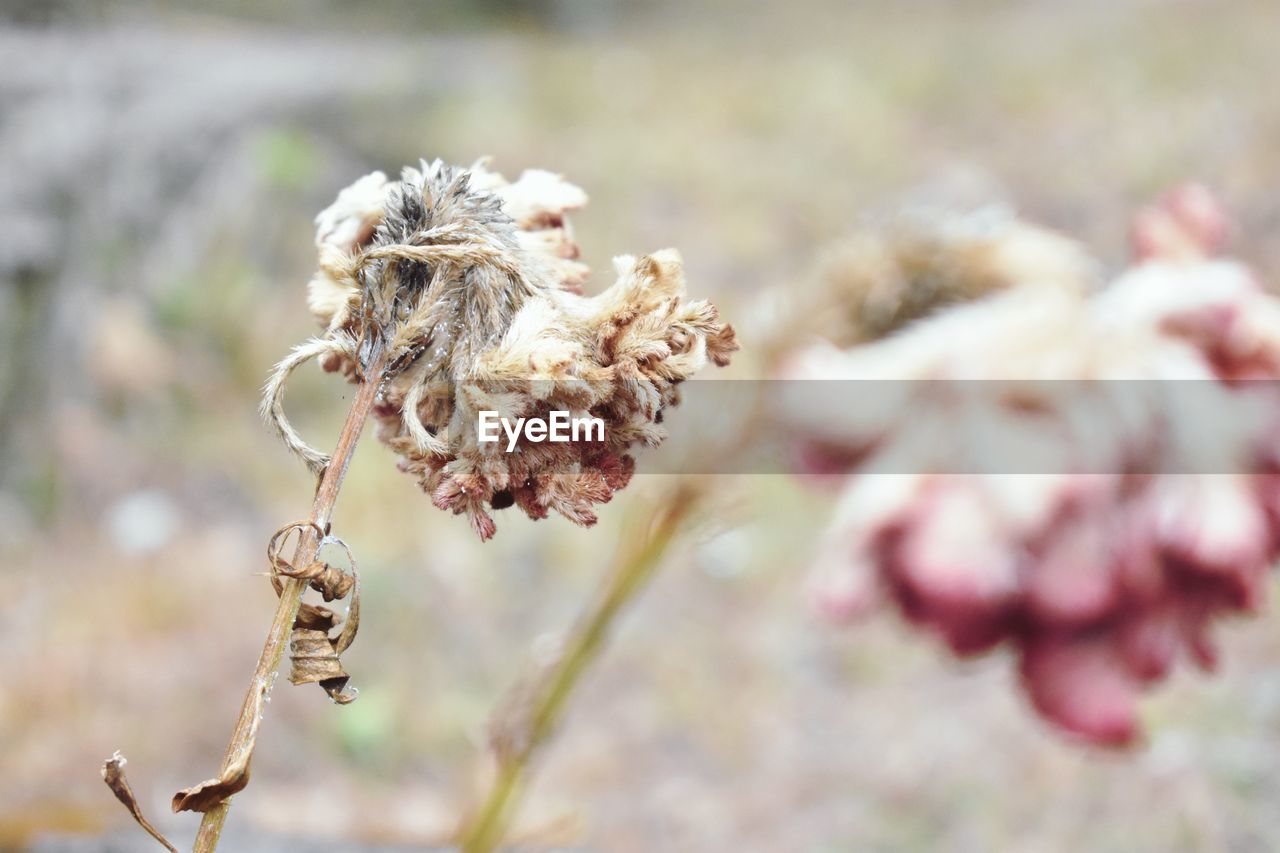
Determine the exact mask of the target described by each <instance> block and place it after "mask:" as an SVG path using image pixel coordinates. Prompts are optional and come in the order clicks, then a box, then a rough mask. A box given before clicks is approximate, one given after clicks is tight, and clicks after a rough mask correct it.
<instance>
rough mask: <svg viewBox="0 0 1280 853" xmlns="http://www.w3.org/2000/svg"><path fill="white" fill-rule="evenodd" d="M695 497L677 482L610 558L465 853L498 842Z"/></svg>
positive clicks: (467, 830)
mask: <svg viewBox="0 0 1280 853" xmlns="http://www.w3.org/2000/svg"><path fill="white" fill-rule="evenodd" d="M698 494H699V489H698V488H697V487H696V486H694V485H693V484H692V482H691V481H688V480H681V481H680V483H679V485H677V486H676V487H675V488H674V489H673V490H672V492H671V493H670V494H669V495H668V496H667V498H666V499H665V501H664V505H663V507H662V510H661V511H660V514H659V515H658V517H657V519H656V521H655V523H654V525H653V527H652V529H651V530H650V531H649V534H648V535H647V536H646V537H644V538H643V539H642V540H640V541H633V542H630V543H627V544H625V545H624V546H623V547H622V549H621V550H620V551H619V552H618V555H617V556H616V557H615V558H614V565H613V567H612V569H611V570H610V571H609V573H608V574H607V575H606V576H605V580H604V583H603V585H602V586H601V587H600V589H599V590H598V592H597V594H596V596H595V598H593V600H592V602H591V604H589V605H588V607H587V609H586V610H585V611H583V612H582V614H581V615H580V616H579V617H578V621H577V622H576V623H575V626H574V629H573V631H572V632H571V633H570V635H569V637H568V639H567V640H566V643H565V649H564V652H563V654H562V655H561V657H560V658H559V660H558V661H557V662H556V663H555V665H554V666H553V667H552V668H551V669H550V670H548V671H547V673H546V674H545V675H544V677H543V680H542V682H541V684H540V685H539V688H538V690H537V691H536V692H535V694H534V698H533V703H532V712H531V713H530V715H529V716H528V722H527V731H525V732H524V733H523V736H522V737H520V738H518V742H520V743H522V744H523V746H522V747H521V748H520V749H519V750H516V751H514V752H512V753H511V754H508V755H500V756H499V760H498V769H497V774H496V775H495V777H494V780H493V784H492V785H491V787H490V788H489V791H488V793H487V794H486V796H485V798H484V801H483V802H482V804H481V806H480V808H479V809H478V810H477V811H476V812H475V814H474V816H473V817H472V818H471V819H470V820H469V821H468V822H467V824H466V825H465V826H464V827H463V829H462V831H461V833H460V843H461V845H462V849H463V850H464V851H466V853H488V851H491V850H493V849H494V848H495V847H497V845H498V844H499V843H501V841H502V839H503V837H504V836H505V834H506V831H507V828H508V826H509V825H510V822H511V820H512V818H513V817H514V814H515V810H516V807H517V805H518V801H519V796H520V793H521V789H522V788H523V787H524V784H525V782H526V779H527V777H528V775H529V772H530V769H529V766H530V762H531V760H532V758H533V756H534V754H535V753H536V752H537V751H538V749H539V748H540V747H542V746H543V745H545V743H546V741H547V740H549V739H550V737H551V735H552V733H553V732H554V731H555V728H556V725H557V724H558V723H559V721H560V717H561V715H562V714H563V712H564V709H565V706H566V705H567V704H568V702H569V699H570V698H571V697H572V695H573V691H574V689H575V688H576V687H577V686H578V682H579V680H580V679H581V677H582V674H583V673H584V672H585V671H586V669H587V667H589V666H590V665H591V664H592V662H594V661H595V659H596V658H597V657H598V656H599V655H600V652H601V651H602V650H603V648H604V644H605V641H606V640H607V639H608V635H609V631H610V628H611V627H612V626H613V623H614V621H615V620H616V619H617V617H618V614H619V613H620V612H621V610H622V608H623V607H624V606H626V604H627V602H629V601H630V600H631V599H632V598H633V597H635V595H636V594H637V593H638V592H639V591H640V590H641V589H642V588H643V587H644V585H645V584H646V583H647V582H648V581H649V579H650V578H652V577H653V575H654V573H655V570H656V569H657V567H658V565H659V564H660V561H661V558H662V556H663V554H664V553H665V552H666V550H667V547H668V545H670V543H671V540H672V538H673V537H674V535H675V532H676V530H677V529H678V527H679V524H680V521H681V520H682V519H683V518H684V517H685V516H686V515H688V512H689V510H690V509H691V508H692V507H693V506H694V505H695V504H696V503H697V497H698Z"/></svg>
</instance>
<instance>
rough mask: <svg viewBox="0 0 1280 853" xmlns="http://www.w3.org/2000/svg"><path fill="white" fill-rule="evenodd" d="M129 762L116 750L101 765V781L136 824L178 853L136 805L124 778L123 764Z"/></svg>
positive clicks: (131, 791)
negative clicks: (122, 804)
mask: <svg viewBox="0 0 1280 853" xmlns="http://www.w3.org/2000/svg"><path fill="white" fill-rule="evenodd" d="M128 763H129V762H128V761H126V760H125V757H124V756H123V755H121V754H120V750H116V751H115V753H114V754H112V756H111V757H110V758H108V759H107V760H106V762H105V763H104V764H103V765H102V781H104V782H106V783H107V787H108V788H110V789H111V793H113V794H115V795H116V799H117V800H119V801H120V802H122V803H124V807H125V808H126V809H128V810H129V813H130V814H132V815H133V819H134V820H136V821H137V822H138V826H140V827H142V828H143V829H145V830H146V831H147V834H148V835H150V836H151V837H152V838H154V839H155V840H156V841H159V842H160V843H161V844H163V845H164V846H165V849H167V850H170V851H172V853H178V848H177V847H174V846H173V845H172V844H171V843H169V839H167V838H165V837H164V836H163V835H161V834H160V830H158V829H156V828H155V827H154V826H152V825H151V821H149V820H147V819H146V818H145V817H143V816H142V807H141V806H139V805H138V798H137V797H135V796H134V795H133V789H132V788H130V787H129V780H128V779H126V778H125V775H124V766H125V765H126V764H128Z"/></svg>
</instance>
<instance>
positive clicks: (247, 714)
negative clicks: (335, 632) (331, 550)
mask: <svg viewBox="0 0 1280 853" xmlns="http://www.w3.org/2000/svg"><path fill="white" fill-rule="evenodd" d="M368 361H369V365H368V367H367V369H366V370H365V371H364V375H365V379H364V380H363V381H361V382H360V384H359V385H357V386H356V393H355V397H354V398H353V399H352V400H351V408H350V410H349V411H348V412H347V420H346V422H345V423H344V424H343V426H342V432H341V433H340V434H339V435H338V441H337V444H336V445H335V446H334V450H333V456H332V457H331V458H330V460H329V464H328V465H327V466H326V467H325V469H324V471H323V473H322V474H321V475H320V482H319V485H318V486H317V487H316V496H315V500H313V501H312V503H311V515H310V518H309V519H308V520H309V521H310V522H312V523H313V524H310V525H306V526H304V527H302V528H301V531H300V534H299V539H298V548H297V550H296V551H295V553H294V558H293V565H295V566H305V565H307V564H309V563H310V562H312V561H313V560H314V559H315V557H316V552H317V551H318V550H319V548H320V536H319V535H318V534H317V531H318V530H328V526H329V517H330V516H331V515H332V513H333V507H334V504H335V503H337V500H338V492H339V490H340V489H341V488H342V481H343V478H344V477H346V474H347V466H348V465H349V464H350V463H351V456H352V454H353V453H354V452H355V448H356V442H357V441H358V440H359V438H360V433H361V431H362V430H363V429H364V423H365V421H366V420H367V419H368V417H369V411H370V409H371V408H372V407H373V402H374V399H375V398H376V397H377V395H378V388H379V386H380V384H381V380H382V372H383V369H384V368H385V366H386V353H385V350H384V348H383V347H382V345H381V344H377V345H375V347H374V350H373V351H372V352H371V353H370V356H369V359H368ZM307 583H308V582H307V580H305V579H294V578H286V579H285V580H284V584H283V586H284V589H283V591H282V592H281V594H280V601H279V603H278V604H277V605H276V612H275V615H274V616H273V617H272V619H271V627H270V628H269V629H268V631H267V639H266V641H265V642H264V643H263V646H262V654H261V655H260V656H259V657H258V666H257V668H255V669H254V671H253V678H252V679H250V681H249V690H248V692H247V693H246V695H245V699H244V703H243V705H241V708H240V716H239V718H238V719H237V720H236V726H235V729H234V731H233V732H232V734H231V742H230V743H228V744H227V749H226V752H225V753H223V756H222V766H221V768H220V772H223V773H225V772H226V771H227V769H228V768H229V767H230V766H231V765H232V764H234V763H235V762H236V761H237V760H239V759H241V758H243V756H244V755H245V754H246V752H248V753H252V752H253V748H254V731H255V726H254V723H255V717H256V715H257V713H258V711H257V708H258V707H259V706H260V703H259V702H258V701H257V698H258V693H259V692H260V690H261V685H263V684H266V685H270V684H271V683H272V682H273V681H274V680H275V677H276V672H277V671H278V670H279V669H280V661H281V659H282V658H283V657H284V650H285V647H286V646H287V645H288V643H289V636H290V634H292V633H293V622H294V619H296V618H297V616H298V609H299V607H300V606H301V604H302V594H303V592H305V591H306V589H307ZM230 809H231V800H230V799H227V800H223V801H222V802H221V803H219V804H218V805H217V806H214V807H213V808H212V809H210V810H209V811H207V812H205V815H204V819H203V820H201V821H200V830H199V832H197V833H196V841H195V846H194V847H193V850H194V853H210V851H213V850H215V849H216V848H217V846H218V839H219V837H220V836H221V834H222V826H223V824H224V823H225V822H226V820H227V812H228V811H229V810H230Z"/></svg>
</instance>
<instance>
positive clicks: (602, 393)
mask: <svg viewBox="0 0 1280 853" xmlns="http://www.w3.org/2000/svg"><path fill="white" fill-rule="evenodd" d="M585 203H586V195H585V194H584V193H583V192H582V190H580V189H579V188H577V187H575V186H573V185H572V184H569V183H567V182H566V181H564V180H563V179H562V178H560V177H559V176H557V175H553V174H550V173H548V172H543V171H526V172H525V173H524V174H523V175H522V176H521V177H520V179H519V180H517V181H515V182H510V183H509V182H507V181H506V180H505V179H503V177H502V176H501V175H499V174H497V173H496V172H492V171H490V170H489V169H488V168H487V165H486V164H485V163H484V162H483V161H482V162H479V163H476V164H475V165H473V166H472V167H471V168H470V169H462V168H458V167H454V166H448V165H445V164H443V163H441V162H439V161H436V162H434V163H426V162H423V163H422V164H421V165H420V166H419V167H418V168H407V169H405V170H404V172H403V174H402V176H401V180H400V181H394V182H393V181H388V180H387V179H386V177H385V176H384V175H383V174H382V173H380V172H375V173H373V174H371V175H368V176H366V177H364V178H361V179H360V180H359V181H357V182H356V183H355V184H353V185H352V186H350V187H348V188H347V189H345V190H343V191H342V192H341V193H340V194H339V196H338V199H337V200H336V201H335V202H334V204H333V205H332V206H330V207H329V208H328V209H326V210H325V211H323V212H322V213H321V214H320V215H319V216H318V217H317V218H316V224H317V232H316V244H317V247H318V249H319V254H320V262H319V270H318V271H317V273H316V275H315V277H314V278H313V279H312V281H311V285H310V294H309V305H310V307H311V310H312V312H313V313H314V314H315V315H316V317H317V319H318V320H319V321H320V323H321V324H322V325H323V326H324V329H325V331H324V334H323V335H322V336H321V337H319V338H316V339H314V340H312V341H310V342H308V343H307V344H304V345H303V346H301V347H299V348H298V349H297V350H295V352H294V354H293V355H291V356H290V357H289V358H287V359H285V360H284V361H283V362H281V364H280V365H279V366H278V368H277V370H276V374H275V376H274V377H273V378H272V381H271V382H270V383H269V384H268V388H267V395H266V399H265V400H264V410H265V411H266V412H267V413H268V415H269V416H270V417H271V420H272V422H273V423H274V424H275V425H276V427H277V429H278V431H279V432H280V434H281V436H282V438H283V439H284V440H285V442H286V443H287V444H288V445H289V446H290V447H291V448H292V449H293V450H294V451H295V452H297V453H298V454H299V455H300V456H301V457H302V458H304V459H305V460H306V461H307V462H308V464H309V465H311V466H312V467H313V468H314V469H317V470H318V469H319V468H321V467H322V466H323V465H324V464H325V461H326V460H325V457H324V456H323V455H322V454H320V453H319V452H317V451H315V450H314V449H312V448H310V447H308V446H307V445H306V444H305V443H304V442H303V441H302V440H301V438H300V437H299V436H298V435H297V434H296V433H295V432H294V431H293V429H292V428H291V427H290V426H289V424H288V421H287V420H286V419H285V418H284V414H283V409H282V405H281V396H282V393H283V385H284V381H285V379H287V377H288V375H289V373H290V372H291V371H292V370H293V369H295V368H296V367H297V366H298V365H299V364H301V363H302V362H304V361H306V360H307V359H309V358H313V357H319V358H320V359H321V364H322V365H323V366H324V368H325V369H326V370H330V371H340V372H342V373H344V374H346V375H347V376H349V377H363V375H364V373H365V371H366V369H367V368H368V365H369V353H370V352H371V351H372V350H373V348H374V347H375V346H381V347H385V348H386V352H387V359H388V364H389V367H388V368H387V370H386V372H385V374H384V375H383V376H382V377H381V381H382V382H383V388H382V392H381V395H380V397H379V400H378V403H377V405H376V407H375V416H376V418H377V420H378V436H379V438H380V439H381V440H382V441H383V442H384V443H386V444H387V445H388V446H389V447H391V448H392V449H393V450H395V451H396V452H397V453H398V454H399V455H400V457H401V461H400V467H401V468H402V469H403V470H405V471H407V472H409V473H411V474H413V475H414V476H415V477H417V478H418V482H419V483H420V485H421V486H422V488H423V489H424V490H425V491H426V492H427V493H428V494H430V495H431V498H432V501H433V502H434V503H435V504H436V506H438V507H440V508H441V509H447V510H451V511H452V512H454V513H466V514H467V515H468V516H469V518H470V520H471V523H472V525H473V526H474V528H475V530H476V532H477V533H478V534H479V535H480V537H481V538H482V539H487V538H489V537H490V536H492V535H493V532H494V529H495V528H494V522H493V519H492V517H491V516H490V514H489V510H491V509H501V508H504V507H506V506H510V505H513V504H515V505H518V506H520V508H521V509H523V510H524V511H525V512H526V513H527V514H528V515H529V516H530V517H532V518H535V519H536V518H543V517H545V516H546V515H547V514H548V512H549V511H550V510H555V511H556V512H559V513H560V514H562V515H564V516H566V517H567V518H569V519H571V520H573V521H575V522H577V523H579V524H583V525H590V524H592V523H594V522H595V520H596V516H595V513H594V511H593V509H592V507H593V506H594V505H595V504H598V503H603V502H605V501H608V500H609V498H610V497H611V496H612V494H613V493H614V492H615V491H617V490H618V489H620V488H622V487H623V486H625V485H626V483H627V481H628V479H629V478H630V476H631V472H632V469H633V465H634V462H633V460H632V457H631V452H632V450H633V448H635V447H636V446H637V445H641V446H653V445H656V444H658V443H659V442H661V441H662V439H663V438H664V435H665V433H664V432H663V429H662V427H661V425H660V424H661V416H662V410H663V409H664V408H665V407H666V406H670V405H674V404H675V403H677V402H678V394H677V385H678V384H679V383H680V382H682V381H683V380H684V379H687V378H688V377H689V376H691V375H692V374H693V373H694V372H696V371H697V370H698V369H700V368H701V367H703V366H704V365H705V364H706V363H707V362H708V361H711V362H714V363H715V364H718V365H724V364H727V363H728V360H729V356H730V354H731V353H732V352H733V351H734V350H736V349H737V344H736V342H735V340H734V333H733V329H732V327H730V326H728V325H726V324H725V323H722V322H721V321H720V319H719V317H718V316H717V313H716V310H715V308H714V306H712V305H711V304H710V303H708V302H705V301H689V300H687V299H686V297H685V283H684V274H683V270H682V265H681V260H680V256H679V254H678V253H676V252H675V251H674V250H664V251H661V252H657V253H654V254H653V255H649V256H644V257H640V258H635V257H630V256H624V257H620V258H617V259H616V260H615V267H616V269H617V274H618V280H617V282H616V283H615V284H614V285H613V286H612V287H610V288H609V289H607V290H605V291H604V292H603V293H601V294H599V295H597V296H591V297H587V296H583V295H581V293H580V290H581V285H582V283H583V281H584V279H585V277H586V273H587V270H586V267H585V266H583V265H582V264H581V263H579V262H578V260H577V257H578V247H577V245H576V244H575V243H574V242H573V233H572V230H571V228H570V225H569V221H568V219H567V215H566V214H567V213H568V212H569V211H571V210H575V209H577V208H579V207H581V206H582V205H584V204H585ZM482 410H489V411H495V412H498V413H499V414H500V416H502V417H507V418H517V417H544V418H545V417H547V416H548V414H549V413H550V412H551V411H552V410H561V411H566V412H570V413H573V414H574V415H577V416H588V415H589V416H593V417H598V418H600V419H601V420H603V422H604V425H605V435H604V440H603V441H592V442H586V441H581V442H572V443H564V444H535V443H530V442H528V441H526V440H524V438H522V439H521V441H520V442H519V443H518V445H517V446H516V447H515V448H514V451H513V452H508V451H507V447H506V445H505V442H499V443H482V442H480V441H478V434H477V433H478V430H477V424H478V415H479V412H480V411H482Z"/></svg>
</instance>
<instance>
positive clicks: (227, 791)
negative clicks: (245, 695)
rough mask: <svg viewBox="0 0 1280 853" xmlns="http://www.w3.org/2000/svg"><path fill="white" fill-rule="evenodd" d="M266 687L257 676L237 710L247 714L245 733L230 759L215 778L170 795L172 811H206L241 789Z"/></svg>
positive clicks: (262, 680) (265, 696) (243, 785)
mask: <svg viewBox="0 0 1280 853" xmlns="http://www.w3.org/2000/svg"><path fill="white" fill-rule="evenodd" d="M268 689H269V687H268V684H267V682H266V681H265V680H264V679H258V683H257V689H256V690H254V691H253V693H251V694H250V696H249V699H248V700H247V701H246V703H245V707H244V708H242V709H241V710H240V714H241V716H242V717H244V716H245V715H248V718H249V720H250V725H249V734H248V736H247V737H246V738H245V739H244V741H243V744H242V745H241V747H240V748H239V749H237V750H236V751H235V753H234V754H233V755H231V756H230V760H228V761H226V762H224V764H223V769H222V772H221V773H220V774H218V776H217V778H214V779H206V780H205V781H203V782H201V783H200V784H199V785H193V786H192V787H190V788H184V789H182V790H181V791H179V792H178V793H176V794H174V795H173V810H174V811H175V812H207V811H209V810H210V809H212V808H214V807H215V806H217V805H219V804H220V803H222V801H223V800H226V799H227V798H229V797H230V796H231V795H232V794H235V793H238V792H239V791H243V790H244V788H245V786H246V785H248V784H249V759H251V758H252V757H253V748H254V745H255V744H256V743H257V740H258V726H259V724H260V723H261V722H262V708H263V705H264V703H265V702H266V698H267V691H268Z"/></svg>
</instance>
